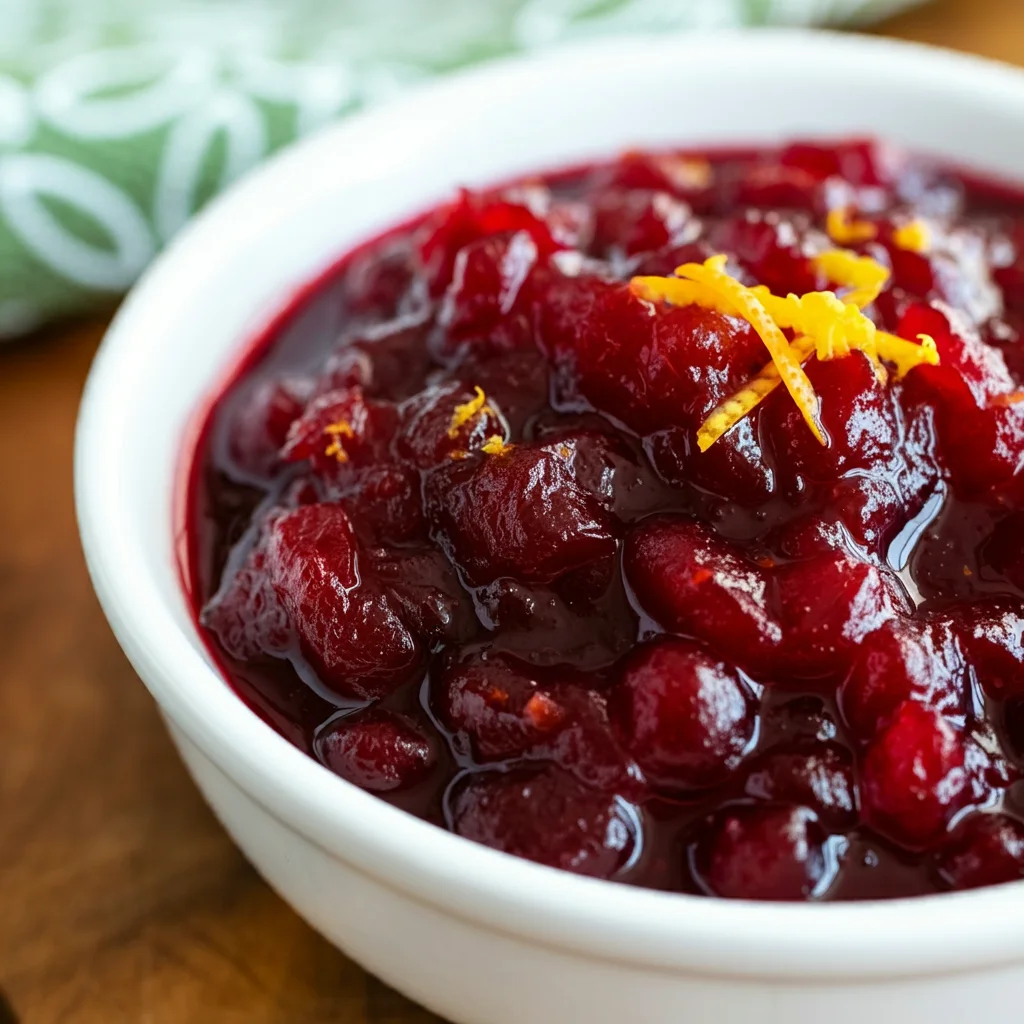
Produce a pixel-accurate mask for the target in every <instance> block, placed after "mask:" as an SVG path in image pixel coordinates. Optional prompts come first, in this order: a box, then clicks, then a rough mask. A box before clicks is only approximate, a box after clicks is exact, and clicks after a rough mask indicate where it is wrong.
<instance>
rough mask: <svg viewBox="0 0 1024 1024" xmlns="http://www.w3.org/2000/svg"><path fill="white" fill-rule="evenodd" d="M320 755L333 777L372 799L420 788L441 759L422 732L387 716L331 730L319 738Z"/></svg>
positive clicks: (366, 716)
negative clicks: (344, 781)
mask: <svg viewBox="0 0 1024 1024" xmlns="http://www.w3.org/2000/svg"><path fill="white" fill-rule="evenodd" d="M314 749H315V751H316V755H317V758H318V759H319V760H320V762H321V763H322V764H324V765H326V766H327V767H328V768H330V769H331V771H332V772H334V773H335V774H336V775H340V776H341V777H342V778H343V779H345V780H347V781H348V782H351V783H354V784H355V785H357V786H359V787H360V788H361V789H366V790H369V791H370V792H372V793H388V792H391V791H392V790H396V789H404V788H406V787H408V786H411V785H414V784H415V783H417V782H419V781H420V780H421V779H423V778H424V777H425V776H426V775H427V773H428V772H429V771H430V769H431V768H432V767H433V764H434V761H435V759H436V754H435V752H434V749H433V745H432V743H431V741H430V740H429V739H428V738H427V737H426V736H424V735H423V733H422V732H420V730H419V729H417V728H416V726H414V725H413V724H412V723H411V722H410V721H408V720H407V719H405V718H402V717H401V716H399V715H396V714H393V713H391V712H387V711H370V712H367V713H364V714H362V715H360V716H359V718H358V719H357V720H349V719H342V720H341V721H339V722H335V723H333V724H331V725H329V726H328V727H327V728H325V729H323V730H321V731H320V733H319V734H318V735H317V738H316V741H315V744H314Z"/></svg>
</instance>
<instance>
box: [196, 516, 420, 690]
mask: <svg viewBox="0 0 1024 1024" xmlns="http://www.w3.org/2000/svg"><path fill="white" fill-rule="evenodd" d="M256 572H259V573H260V574H261V576H262V578H265V579H266V580H267V582H268V583H269V586H270V589H271V591H272V592H273V594H274V595H275V597H276V600H277V602H278V603H279V605H280V608H281V610H282V611H283V617H284V621H286V622H287V623H288V625H289V627H290V628H291V629H292V630H294V633H295V635H296V636H297V638H298V641H299V645H300V647H301V649H302V652H303V654H304V655H305V657H306V658H307V659H308V660H309V661H310V663H311V664H312V665H313V666H314V667H315V669H316V670H317V672H318V673H319V674H320V676H321V678H322V679H323V680H324V682H325V683H326V684H328V685H329V686H331V687H333V688H335V689H337V690H338V692H339V693H342V694H344V695H346V696H353V697H361V698H362V697H372V696H378V695H379V694H381V693H383V692H386V691H387V690H389V689H391V688H392V687H393V686H394V685H395V684H396V683H398V682H401V681H403V680H405V679H408V678H409V677H410V675H412V674H413V673H415V672H416V671H417V669H418V667H419V662H420V645H419V643H418V641H417V639H416V638H415V637H414V636H413V634H412V633H411V632H410V631H409V629H408V627H406V625H405V624H404V623H403V622H402V620H401V618H400V617H399V616H398V614H397V612H396V609H395V607H394V606H393V603H392V601H391V600H390V599H389V598H388V596H387V595H386V594H385V593H383V592H382V591H381V590H380V589H378V587H377V586H375V585H374V584H373V583H372V582H371V581H368V580H366V579H363V578H361V577H360V574H359V571H358V567H357V550H356V543H355V537H354V535H353V532H352V526H351V523H350V522H349V518H348V516H347V515H345V512H344V510H343V509H342V508H341V507H340V506H338V505H304V506H302V507H300V508H297V509H295V510H294V511H291V512H285V513H282V514H279V515H275V516H272V517H271V519H270V520H269V521H268V523H267V525H266V527H265V530H264V533H263V536H262V537H261V539H260V541H259V543H258V544H257V547H256V548H255V549H254V550H253V552H252V553H251V554H250V556H249V560H248V561H247V563H246V564H245V566H243V568H242V570H241V572H240V574H239V576H237V577H236V578H235V579H236V581H237V582H232V583H229V584H228V586H227V588H226V590H225V591H223V592H222V594H221V595H219V596H218V598H217V599H216V601H215V602H214V603H213V606H212V607H211V609H210V610H209V612H208V615H207V621H209V622H210V623H211V626H212V627H213V628H218V624H219V623H222V622H224V621H225V619H227V620H228V621H230V622H232V624H233V626H234V628H235V630H236V631H237V632H241V631H242V629H243V628H244V629H245V634H244V635H245V636H246V637H247V638H248V639H249V640H255V643H256V645H257V646H261V647H262V645H263V642H264V640H265V637H266V636H267V628H266V626H265V621H266V618H265V617H266V614H267V609H268V607H269V606H268V604H267V602H266V598H261V599H259V600H258V599H257V597H256V596H255V595H254V592H253V591H252V589H251V588H250V587H249V586H248V585H247V584H248V581H249V580H250V579H251V578H252V577H251V574H252V573H256ZM257 604H258V605H259V609H258V611H257V608H256V605H257ZM254 613H256V614H255V619H254V621H252V623H251V625H250V624H248V623H249V618H250V616H252V615H253V614H254ZM279 621H280V620H279V615H278V613H277V612H276V610H275V611H274V612H273V614H272V617H271V623H272V629H273V633H272V635H273V636H274V637H275V638H276V635H277V630H278V629H279ZM239 623H241V624H242V626H240V625H239ZM221 628H223V627H221ZM218 631H220V630H218ZM262 649H263V653H268V654H276V653H279V651H278V649H277V648H276V646H270V645H267V646H266V647H262Z"/></svg>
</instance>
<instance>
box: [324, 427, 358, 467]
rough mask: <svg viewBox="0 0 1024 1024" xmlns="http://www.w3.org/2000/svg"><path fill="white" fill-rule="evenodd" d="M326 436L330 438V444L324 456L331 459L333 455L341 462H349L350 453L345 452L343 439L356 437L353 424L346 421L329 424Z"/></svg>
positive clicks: (325, 430) (325, 449) (325, 429)
mask: <svg viewBox="0 0 1024 1024" xmlns="http://www.w3.org/2000/svg"><path fill="white" fill-rule="evenodd" d="M324 434H325V436H327V437H329V438H330V439H331V440H330V443H329V444H328V445H327V447H326V448H324V455H326V456H327V457H328V458H330V457H331V456H332V455H333V456H334V457H335V458H336V459H337V460H338V461H339V462H348V452H347V451H345V446H344V445H343V444H342V443H341V439H342V438H343V437H355V436H356V432H355V431H354V430H353V429H352V424H351V423H348V422H347V421H345V420H341V421H340V422H338V423H329V424H328V425H327V426H326V427H324Z"/></svg>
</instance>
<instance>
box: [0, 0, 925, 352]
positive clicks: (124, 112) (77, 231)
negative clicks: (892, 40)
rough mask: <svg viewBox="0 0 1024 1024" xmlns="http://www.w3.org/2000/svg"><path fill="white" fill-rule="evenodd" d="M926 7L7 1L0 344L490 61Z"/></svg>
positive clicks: (786, 1) (531, 0)
mask: <svg viewBox="0 0 1024 1024" xmlns="http://www.w3.org/2000/svg"><path fill="white" fill-rule="evenodd" d="M915 2H920V0H0V25H2V28H0V338H2V337H5V336H6V337H10V336H14V335H17V334H21V333H24V332H26V331H28V330H31V329H32V328H34V327H36V326H38V325H40V324H42V323H45V322H46V321H48V320H50V319H53V318H54V317H57V316H60V315H64V314H68V313H74V312H79V311H84V310H88V309H89V308H90V307H93V308H94V307H96V306H97V305H101V304H105V303H109V301H110V299H111V297H112V296H115V295H117V294H119V293H120V292H122V291H124V289H125V288H127V287H128V285H130V284H131V283H132V281H133V280H135V278H136V276H137V275H138V274H139V272H140V271H141V270H142V268H143V267H145V265H146V264H147V263H148V262H149V260H150V259H152V257H153V255H154V254H155V253H156V252H157V250H158V249H159V248H160V247H161V246H162V245H163V244H164V243H166V242H167V241H168V239H170V238H171V236H172V235H173V234H174V233H175V232H176V231H177V230H178V229H179V228H180V227H181V226H182V225H183V224H184V223H185V221H187V220H188V218H189V217H190V216H191V215H192V214H193V213H194V212H195V211H196V210H197V209H198V208H199V207H200V206H202V204H203V203H204V202H206V201H207V200H208V199H209V198H210V197H211V196H213V195H214V194H215V193H216V192H218V191H219V190H221V189H223V188H224V187H225V186H227V185H228V184H230V183H231V182H232V181H233V180H234V179H235V178H237V177H238V176H239V175H240V174H242V173H244V172H245V171H247V170H248V169H249V168H250V167H252V166H253V165H254V164H256V163H257V162H258V161H260V160H261V159H263V157H264V156H266V155H267V154H268V153H270V152H271V151H273V150H275V149H277V148H278V147H280V146H282V145H283V144H285V143H287V142H288V141H289V140H291V139H293V138H295V137H296V136H299V135H303V134H305V133H306V132H309V131H311V130H313V129H315V128H317V127H319V126H320V125H322V124H324V123H325V122H327V121H329V120H331V119H333V118H336V117H339V116H342V115H344V114H346V113H348V112H350V111H352V110H355V109H357V108H359V107H362V106H365V105H366V104H368V103H371V102H373V101H375V100H378V99H380V98H381V97H384V96H388V95H391V94H393V93H394V92H395V91H396V90H399V89H402V88H405V87H407V86H408V85H409V84H410V83H412V82H415V81H417V80H420V79H423V78H425V77H429V76H433V75H437V74H439V73H442V72H444V71H447V70H449V69H452V68H456V67H461V66H464V65H467V64H470V63H473V62H475V61H479V60H482V59H486V58H487V57H491V56H495V55H499V54H504V53H510V52H515V51H522V50H532V49H537V48H540V47H545V46H550V45H554V44H557V43H560V42H563V41H565V40H571V39H578V38H583V37H587V36H594V35H607V34H611V33H623V32H659V33H664V32H667V31H675V30H683V29H701V28H718V27H724V26H732V25H742V24H770V23H774V24H790V25H792V24H814V23H820V24H825V23H832V24H836V23H844V24H851V23H863V22H867V21H870V20H871V19H874V18H877V17H880V16H882V15H885V14H889V13H891V12H893V11H894V10H896V9H898V8H901V7H907V6H910V5H912V4H913V3H915Z"/></svg>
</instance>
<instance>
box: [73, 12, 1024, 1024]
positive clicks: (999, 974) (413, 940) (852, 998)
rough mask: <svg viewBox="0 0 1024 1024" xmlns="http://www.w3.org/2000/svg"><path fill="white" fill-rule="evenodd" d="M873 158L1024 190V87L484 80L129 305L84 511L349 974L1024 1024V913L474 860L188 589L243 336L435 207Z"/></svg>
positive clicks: (319, 168)
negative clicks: (788, 160)
mask: <svg viewBox="0 0 1024 1024" xmlns="http://www.w3.org/2000/svg"><path fill="white" fill-rule="evenodd" d="M863 132H870V133H873V134H876V135H879V136H882V137H886V138H891V139H894V140H896V141H899V142H902V143H906V144H908V145H910V146H912V147H917V148H919V149H923V150H930V151H934V152H935V153H937V154H940V155H943V156H945V157H947V158H952V159H953V160H956V161H961V162H966V163H970V164H973V165H977V166H979V167H981V168H985V169H988V170H990V171H994V172H997V173H999V174H1002V175H1007V176H1011V177H1012V176H1015V175H1016V176H1022V175H1024V74H1022V73H1019V72H1016V71H1013V70H1010V69H1008V68H1003V67H999V66H995V65H992V64H987V63H983V62H981V61H978V60H973V59H969V58H965V57H961V56H955V55H952V54H949V53H944V52H940V51H935V50H928V49H922V48H918V47H911V46H907V45H901V44H894V43H890V42H884V41H879V40H871V39H859V38H855V37H839V36H830V35H824V34H805V33H795V32H778V33H775V32H773V33H757V34H738V35H736V34H730V35H723V36H691V37H687V38H667V39H661V40H652V41H629V42H625V41H623V42H614V43H607V42H606V43H602V44H600V45H587V46H584V47H582V48H576V49H573V50H570V51H562V52H559V53H548V54H544V55H540V56H536V57H531V58H527V59H523V60H517V61H513V62H508V63H501V64H494V65H491V66H488V67H484V68H482V69H480V70H476V71H473V72H470V73H468V74H464V75H460V76H458V77H454V78H450V79H448V80H446V81H444V82H443V83H441V84H439V85H436V86H433V87H431V88H429V89H426V90H425V91H422V92H419V93H417V94H416V95H414V96H410V97H409V98H406V99H403V100H401V101H399V102H396V103H395V104H393V105H391V106H389V107H387V108H385V109H379V110H376V111H374V112H372V113H369V114H366V115H365V116H360V117H357V118H355V119H352V120H350V121H347V122H346V123H344V124H341V125H338V126H337V127H335V128H332V129H331V130H329V131H327V132H325V133H324V134H322V135H319V136H317V137H316V138H313V139H310V140H309V141H306V142H304V143H302V144H301V145H299V146H297V147H295V148H293V149H291V150H290V151H288V152H287V153H285V154H284V155H282V156H280V157H278V158H277V159H275V160H273V161H271V162H270V163H269V164H267V165H266V166H265V167H264V168H262V169H261V170H259V171H258V172H257V173H256V174H254V175H252V176H251V177H250V178H248V179H247V180H246V181H245V182H244V183H243V184H241V185H240V186H239V187H237V188H235V189H233V190H232V191H231V192H230V194H229V195H228V196H227V197H225V198H224V199H222V200H220V201H218V202H217V203H215V204H214V205H213V207H211V208H210V210H209V211H208V212H207V213H205V214H204V215H203V216H201V217H200V218H199V219H198V220H197V221H196V222H195V223H194V224H193V225H192V226H191V227H190V228H189V229H188V230H187V231H186V232H185V233H184V234H183V235H182V236H181V238H180V239H179V240H178V241H176V242H175V243H174V245H172V247H171V248H170V250H169V251H168V252H167V253H166V255H165V256H163V257H162V258H161V259H160V260H159V261H158V262H157V263H156V265H155V266H154V267H153V268H152V270H150V271H149V273H148V274H147V275H146V276H145V278H144V280H143V281H142V282H141V283H140V284H139V286H138V287H137V288H136V289H135V291H134V292H133V294H132V295H131V296H130V298H129V299H128V301H127V302H126V303H125V305H124V307H123V309H122V310H121V312H120V314H119V315H118V317H117V320H116V321H115V323H114V325H113V326H112V327H111V329H110V332H109V334H108V335H107V338H106V341H105V342H104V343H103V347H102V349H101V351H100V354H99V356H98V358H97V360H96V364H95V366H94V368H93V371H92V376H91V377H90V380H89V384H88V388H87V390H86V395H85V400H84V403H83V406H82V413H81V421H80V424H79V433H78V448H77V466H76V494H77V501H78V513H79V518H80V523H81V530H82V538H83V542H84V546H85V552H86V556H87V558H88V561H89V567H90V571H91V573H92V576H93V580H94V582H95V585H96V590H97V592H98V593H99V596H100V600H101V601H102V603H103V607H104V609H105V610H106V613H107V616H108V617H109V619H110V622H111V625H112V626H113V628H114V631H115V633H116V634H117V636H118V639H119V640H120V642H121V644H122V645H123V647H124V649H125V651H126V652H127V654H128V657H129V658H130V659H131V661H132V664H133V665H134V666H135V668H136V670H137V671H138V673H139V675H140V676H141V677H142V678H143V680H144V681H145V683H146V685H147V686H148V687H149V688H150V690H151V691H152V693H153V695H154V697H155V698H156V699H157V701H158V702H159V704H160V707H161V708H162V710H163V712H164V714H165V716H166V718H167V721H168V724H169V727H170V730H171V734H172V735H173V737H174V739H175V742H176V743H177V744H178V746H179V748H180V750H181V754H182V756H183V758H184V759H185V763H186V764H187V765H188V767H189V770H190V771H191V772H192V774H193V776H194V777H195V780H196V782H197V783H198V785H199V787H200V789H201V790H202V791H203V793H204V794H205V796H206V798H207V800H208V801H209V802H210V804H211V806H212V807H213V808H214V810H215V811H216V813H217V814H218V816H219V817H220V819H221V821H222V822H223V823H224V826H225V827H226V828H227V829H228V831H229V832H230V833H231V835H232V836H233V837H234V838H235V840H236V841H237V842H238V844H239V845H240V846H241V847H242V849H243V850H245V852H246V854H247V855H248V856H249V858H250V859H251V860H252V862H253V863H254V864H255V865H256V867H257V868H258V869H259V870H260V872H261V873H262V874H263V875H264V877H265V878H266V879H267V880H268V881H269V882H270V884H271V885H273V886H274V888H275V889H277V891H278V892H280V893H281V895H282V896H283V897H284V898H285V899H286V900H288V901H289V902H290V903H291V904H292V905H293V906H294V907H295V908H296V909H297V910H298V911H299V913H300V914H302V915H303V917H305V918H306V920H308V921H309V922H310V923H311V924H312V925H313V926H314V927H315V928H317V929H319V930H320V931H321V932H322V933H323V934H324V935H326V936H327V937H328V938H329V939H330V940H331V941H332V942H335V943H336V944H337V945H338V946H340V947H341V948H342V949H343V950H345V952H346V953H348V954H349V955H351V956H352V957H353V958H355V959H356V960H357V961H359V963H361V964H363V965H365V966H366V967H367V968H368V969H369V970H371V971H372V972H374V973H375V974H377V975H379V976H380V977H382V978H383V979H384V980H385V981H387V982H389V983H390V984H392V985H394V986H395V987H397V988H399V989H401V990H402V991H403V992H405V993H407V994H408V995H409V996H411V997H412V998H413V999H417V1000H419V1001H420V1002H422V1003H424V1004H426V1005H427V1006H429V1007H431V1008H432V1009H434V1010H435V1011H437V1012H438V1013H441V1014H443V1015H445V1016H447V1017H449V1018H451V1019H452V1020H454V1021H457V1022H461V1024H570V1022H586V1024H590V1022H593V1024H634V1022H645V1024H646V1022H661V1021H666V1022H668V1021H672V1022H680V1021H687V1022H689V1024H710V1022H714V1024H751V1022H753V1021H758V1022H760V1024H812V1022H813V1024H819V1022H821V1021H823V1020H828V1021H830V1022H831V1024H862V1022H863V1021H865V1020H872V1019H873V1020H876V1021H890V1022H891V1021H897V1020H904V1019H907V1020H913V1021H918V1020H920V1021H925V1020H927V1021H929V1022H930V1024H953V1022H967V1021H971V1022H976V1021H984V1022H986V1024H1020V1021H1021V1019H1022V1014H1024V1009H1022V1007H1024V883H1020V884H1016V885H1012V886H1005V887H1002V888H996V889H989V890H982V891H979V892H974V893H967V894H962V895H949V896H938V897H929V898H923V899H916V900H910V901H898V902H890V903H874V904H860V905H835V906H797V905H793V906H785V905H768V904H753V903H742V902H727V901H724V900H709V899H699V898H695V897H690V896H681V895H669V894H664V893H657V892H653V891H644V890H641V889H636V888H630V887H626V886H622V885H614V884H610V883H606V882H596V881H592V880H588V879H583V878H577V877H574V876H571V875H568V874H562V873H559V872H556V871H553V870H550V869H548V868H543V867H538V866H536V865H533V864H530V863H527V862H525V861H520V860H516V859H514V858H511V857H508V856H505V855H503V854H500V853H496V852H493V851H491V850H488V849H485V848H483V847H481V846H476V845H473V844H472V843H469V842H466V841H464V840H462V839H459V838H456V837H455V836H452V835H449V834H448V833H446V832H443V831H441V830H440V829H436V828H434V827H433V826H430V825H427V824H424V823H423V822H421V821H418V820H417V819H415V818H413V817H410V816H407V815H405V814H403V813H402V812H400V811H397V810H395V809H393V808H391V807H389V806H388V805H386V804H385V803H383V802H381V801H379V800H377V799H375V798H374V797H372V796H369V795H367V794H365V793H362V792H360V791H359V790H358V789H356V788H354V787H352V786H350V785H348V784H347V783H345V782H343V781H342V780H340V779H338V778H336V777H335V776H333V775H332V774H331V773H330V772H328V771H326V770H325V769H323V768H321V767H320V766H319V765H317V764H316V763H315V762H314V761H312V760H310V759H309V758H307V757H306V756H304V755H303V754H301V753H299V751H298V750H296V749H295V748H294V747H292V746H290V745H289V744H288V743H287V742H285V740H283V739H282V738H281V737H280V736H278V735H277V734H276V733H274V732H273V731H272V730H271V729H270V728H269V727H268V726H266V725H264V724H263V723H262V722H261V721H260V720H259V719H258V718H257V717H256V716H255V715H254V714H252V713H251V712H250V711H249V710H248V709H247V708H246V707H245V706H244V705H243V704H242V703H241V701H239V700H238V699H237V698H236V697H235V696H234V695H233V694H232V692H231V691H230V689H229V688H228V687H227V685H225V683H224V681H223V679H222V678H221V677H220V676H219V674H218V673H217V671H216V669H215V668H214V667H213V665H212V664H211V662H210V659H209V658H208V657H207V654H206V652H205V651H204V649H203V645H202V644H201V642H200V640H199V638H198V636H197V634H196V630H195V628H194V625H193V622H192V619H191V616H190V614H189V610H188V607H187V605H186V601H185V599H184V597H183V594H182V589H181V585H180V583H179V578H178V572H177V569H176V561H175V549H176V544H177V543H178V538H176V536H175V530H176V529H177V528H178V524H179V522H180V520H179V519H178V518H177V517H176V510H175V508H174V507H173V496H174V494H175V489H176V481H177V480H178V476H179V473H180V471H181V457H182V451H183V448H184V447H186V446H187V444H188V441H187V436H188V434H189V431H190V429H191V425H194V416H195V413H196V410H197V407H198V406H199V405H200V403H201V402H202V400H203V399H204V397H205V396H207V395H208V394H209V393H210V391H211V389H212V388H213V387H214V386H215V383H216V382H217V381H219V380H220V379H222V378H223V376H224V374H225V370H226V367H228V366H229V365H230V364H231V362H232V359H233V358H235V357H236V356H237V353H238V351H239V349H240V347H241V346H244V345H245V344H246V342H247V340H248V339H249V337H250V335H251V333H252V332H253V331H254V330H255V329H256V328H257V327H258V326H260V325H262V324H263V323H264V322H265V320H266V319H267V317H268V316H269V315H270V314H271V313H272V312H274V311H276V310H278V309H279V308H280V307H281V306H282V304H284V303H285V302H286V300H287V298H288V296H289V293H291V292H292V291H293V290H294V289H295V288H296V286H298V285H299V284H301V283H302V282H304V281H307V280H308V279H310V278H311V277H312V276H313V275H315V274H316V273H317V272H318V271H319V270H321V269H323V268H324V267H326V266H327V265H328V264H329V263H330V262H331V261H332V260H334V259H335V258H336V257H337V256H339V255H340V254H342V253H344V252H345V251H346V250H347V249H349V248H350V247H351V246H352V245H353V244H354V243H356V242H358V241H360V240H362V239H365V238H367V237H368V236H371V235H373V234H374V233H375V232H377V231H379V230H380V229H382V228H384V227H386V226H388V225H390V224H391V223H393V222H395V221H398V220H401V219H402V218H405V217H406V216H407V215H409V214H411V213H413V212H414V211H417V210H419V209H421V208H424V207H426V206H428V205H430V204H432V203H434V202H435V201H436V200H439V199H441V198H442V197H444V196H446V195H447V194H448V193H449V192H450V190H451V189H452V188H453V187H454V186H455V185H457V184H459V183H468V184H483V183H489V182H493V181H495V180H500V179H504V178H508V177H509V176H510V175H514V174H516V173H519V172H527V171H531V170H536V169H541V168H549V167H557V166H559V165H563V164H570V163H573V162H577V161H580V160H583V159H587V158H590V157H599V156H602V155H608V154H613V153H615V152H617V151H620V150H622V149H624V148H626V147H631V146H642V145H662V144H670V143H680V144H682V143H685V144H699V143H726V142H738V143H744V142H746V143H750V142H759V141H765V140H780V139H783V138H785V137H787V136H794V135H797V136H805V135H822V134H824V135H842V134H846V133H863Z"/></svg>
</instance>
